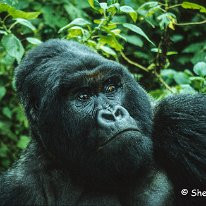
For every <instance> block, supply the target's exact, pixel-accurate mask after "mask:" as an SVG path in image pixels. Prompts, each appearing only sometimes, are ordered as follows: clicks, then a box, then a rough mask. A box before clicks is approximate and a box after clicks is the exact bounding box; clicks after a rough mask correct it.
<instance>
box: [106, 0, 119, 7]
mask: <svg viewBox="0 0 206 206" xmlns="http://www.w3.org/2000/svg"><path fill="white" fill-rule="evenodd" d="M115 3H118V0H107V5H108V6H110V5H112V4H115Z"/></svg>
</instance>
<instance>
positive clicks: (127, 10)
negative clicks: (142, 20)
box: [120, 6, 137, 22]
mask: <svg viewBox="0 0 206 206" xmlns="http://www.w3.org/2000/svg"><path fill="white" fill-rule="evenodd" d="M120 11H122V12H124V13H127V14H129V15H130V17H131V18H132V20H133V21H134V22H136V21H137V13H136V11H135V10H134V9H133V8H132V7H130V6H121V7H120Z"/></svg>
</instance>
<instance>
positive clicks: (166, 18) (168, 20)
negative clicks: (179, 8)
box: [157, 12, 176, 30]
mask: <svg viewBox="0 0 206 206" xmlns="http://www.w3.org/2000/svg"><path fill="white" fill-rule="evenodd" d="M157 19H158V20H159V21H160V23H159V25H160V28H161V29H162V30H163V29H165V28H167V27H169V28H170V29H173V30H174V23H175V22H176V16H175V15H174V14H172V13H170V12H167V13H164V14H161V15H160V16H158V17H157Z"/></svg>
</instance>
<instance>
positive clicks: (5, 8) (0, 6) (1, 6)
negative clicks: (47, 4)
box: [0, 3, 40, 19]
mask: <svg viewBox="0 0 206 206" xmlns="http://www.w3.org/2000/svg"><path fill="white" fill-rule="evenodd" d="M1 12H7V13H8V14H9V15H11V16H12V17H13V18H22V19H35V18H37V17H38V16H39V14H40V12H24V11H21V10H17V9H15V8H14V7H12V6H10V5H8V4H5V3H0V13H1Z"/></svg>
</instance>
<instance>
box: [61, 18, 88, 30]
mask: <svg viewBox="0 0 206 206" xmlns="http://www.w3.org/2000/svg"><path fill="white" fill-rule="evenodd" d="M90 24H91V23H90V22H88V21H87V20H85V19H83V18H77V19H74V20H73V21H72V22H70V23H69V24H67V25H66V26H64V27H62V28H61V29H60V30H59V33H60V32H62V31H63V30H65V29H68V28H70V27H72V26H82V27H83V26H87V25H90Z"/></svg>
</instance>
